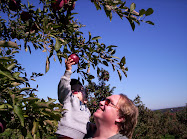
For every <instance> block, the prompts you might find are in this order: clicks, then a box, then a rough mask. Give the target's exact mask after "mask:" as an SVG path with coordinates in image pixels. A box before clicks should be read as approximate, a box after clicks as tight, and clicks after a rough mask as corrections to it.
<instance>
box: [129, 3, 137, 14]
mask: <svg viewBox="0 0 187 139" xmlns="http://www.w3.org/2000/svg"><path fill="white" fill-rule="evenodd" d="M135 8H136V4H135V3H132V4H131V6H130V12H132V11H134V9H135Z"/></svg>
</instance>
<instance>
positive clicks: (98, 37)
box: [92, 36, 101, 40]
mask: <svg viewBox="0 0 187 139" xmlns="http://www.w3.org/2000/svg"><path fill="white" fill-rule="evenodd" d="M98 39H101V37H100V36H96V37H93V38H92V40H98Z"/></svg>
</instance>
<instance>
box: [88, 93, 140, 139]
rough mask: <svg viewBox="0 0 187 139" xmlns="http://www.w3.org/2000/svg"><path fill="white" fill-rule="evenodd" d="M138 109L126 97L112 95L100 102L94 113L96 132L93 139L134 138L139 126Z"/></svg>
mask: <svg viewBox="0 0 187 139" xmlns="http://www.w3.org/2000/svg"><path fill="white" fill-rule="evenodd" d="M137 118H138V108H137V107H136V106H135V105H134V104H133V102H132V101H131V100H130V99H129V98H128V97H127V96H125V95H123V94H120V95H112V96H109V97H107V98H106V99H105V100H104V101H101V102H100V106H99V109H98V110H97V111H96V112H95V113H94V120H95V123H96V128H97V129H96V131H95V132H94V133H93V135H91V136H92V137H91V138H92V139H127V138H130V139H131V138H132V134H133V132H134V129H135V126H136V124H137Z"/></svg>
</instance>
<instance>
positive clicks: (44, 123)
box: [0, 45, 62, 138]
mask: <svg viewBox="0 0 187 139" xmlns="http://www.w3.org/2000/svg"><path fill="white" fill-rule="evenodd" d="M11 47H12V46H8V45H7V46H6V47H0V56H1V57H0V86H1V87H0V92H1V94H0V98H1V101H0V117H1V118H2V120H4V121H5V122H6V123H7V125H6V127H7V128H8V129H14V130H15V131H16V134H21V135H22V136H24V137H26V136H28V135H30V136H32V137H34V138H35V137H36V134H37V133H39V135H40V136H41V137H42V136H43V133H42V132H44V133H46V134H53V133H54V131H55V129H56V127H57V121H58V120H59V119H60V117H61V113H60V112H61V111H62V108H61V105H60V104H55V103H54V102H55V101H56V100H55V99H51V98H48V101H45V100H43V99H42V100H40V99H39V98H37V96H36V95H35V93H34V91H37V90H36V88H31V87H30V84H29V80H35V79H34V78H35V77H38V76H42V74H41V73H38V74H37V73H32V76H31V77H30V79H29V78H27V73H26V72H24V69H23V68H22V67H21V66H20V64H19V63H18V61H17V60H16V59H14V56H15V53H17V52H18V51H17V50H16V49H15V48H11ZM5 135H6V133H5ZM2 136H4V135H2ZM10 137H11V134H10Z"/></svg>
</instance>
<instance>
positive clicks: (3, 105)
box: [0, 104, 13, 110]
mask: <svg viewBox="0 0 187 139" xmlns="http://www.w3.org/2000/svg"><path fill="white" fill-rule="evenodd" d="M7 108H8V109H13V107H12V106H11V105H10V104H2V105H0V110H2V109H7Z"/></svg>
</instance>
